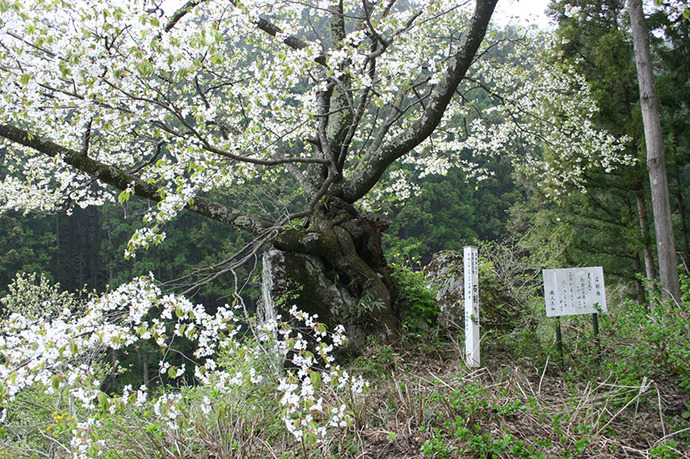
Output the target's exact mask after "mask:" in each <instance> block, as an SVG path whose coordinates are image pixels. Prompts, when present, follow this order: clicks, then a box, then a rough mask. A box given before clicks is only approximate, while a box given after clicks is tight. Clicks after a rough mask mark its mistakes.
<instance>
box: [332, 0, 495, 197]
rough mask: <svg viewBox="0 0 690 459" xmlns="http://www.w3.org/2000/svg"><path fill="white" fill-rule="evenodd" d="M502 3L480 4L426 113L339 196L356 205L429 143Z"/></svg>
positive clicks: (374, 152) (484, 0) (371, 155)
mask: <svg viewBox="0 0 690 459" xmlns="http://www.w3.org/2000/svg"><path fill="white" fill-rule="evenodd" d="M497 1H498V0H476V6H475V10H474V14H473V16H472V20H471V22H470V26H469V30H468V31H467V34H465V36H464V40H463V43H462V45H461V46H460V48H459V50H458V52H457V53H456V54H455V55H454V56H453V57H452V58H451V59H450V60H449V63H448V65H447V67H446V70H445V72H444V74H443V75H442V78H441V81H440V82H439V84H438V85H437V86H436V87H435V88H434V89H433V91H432V94H431V97H430V100H429V103H428V105H427V108H426V110H424V111H422V113H421V115H420V117H419V118H418V119H417V120H416V121H415V122H414V123H413V124H412V126H411V127H410V128H409V129H407V130H406V131H405V132H403V133H401V134H398V135H397V136H396V137H394V138H392V139H390V140H389V141H388V142H386V143H384V144H383V145H382V146H381V148H380V149H379V148H376V149H370V150H369V152H368V153H367V155H366V156H365V159H364V161H362V163H361V164H360V166H359V167H358V168H357V169H356V170H355V171H354V176H353V178H352V180H351V181H349V182H347V181H346V182H345V183H344V185H343V187H342V189H340V190H338V194H339V195H340V196H341V197H342V198H343V199H344V200H345V201H347V202H355V201H357V200H358V199H360V198H361V197H363V196H364V195H366V194H367V193H368V192H369V190H371V188H372V187H373V186H374V185H375V184H376V183H377V182H378V180H379V179H380V178H381V176H382V175H383V173H384V172H385V171H386V169H387V168H388V166H389V165H390V164H392V163H393V162H394V161H396V160H397V159H398V158H400V157H402V156H404V155H405V154H407V153H409V152H410V151H412V149H414V148H415V147H416V146H417V145H419V144H421V143H422V142H423V141H424V140H425V139H427V138H428V137H429V136H430V135H431V134H432V133H433V132H434V130H435V129H436V127H437V126H438V125H439V124H440V122H441V119H442V118H443V114H444V112H445V110H446V107H447V106H448V104H449V103H450V101H451V99H452V97H453V94H454V93H455V90H456V89H457V87H458V85H459V84H460V82H461V81H462V80H463V78H464V77H465V74H466V73H467V70H468V69H469V67H470V65H471V64H472V61H473V60H474V56H475V55H476V53H477V50H478V49H479V45H480V44H481V42H482V41H483V40H484V35H485V34H486V29H487V27H488V24H489V20H490V19H491V15H492V14H493V11H494V8H495V7H496V3H497Z"/></svg>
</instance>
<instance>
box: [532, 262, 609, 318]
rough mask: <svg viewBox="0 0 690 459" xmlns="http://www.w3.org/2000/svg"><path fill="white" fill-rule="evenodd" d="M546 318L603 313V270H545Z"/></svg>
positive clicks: (543, 273) (604, 303)
mask: <svg viewBox="0 0 690 459" xmlns="http://www.w3.org/2000/svg"><path fill="white" fill-rule="evenodd" d="M542 275H543V276H544V299H545V300H546V316H547V317H556V316H572V315H577V314H594V313H596V312H606V291H605V289H604V270H603V269H602V267H601V266H597V267H592V268H569V269H545V270H544V271H542Z"/></svg>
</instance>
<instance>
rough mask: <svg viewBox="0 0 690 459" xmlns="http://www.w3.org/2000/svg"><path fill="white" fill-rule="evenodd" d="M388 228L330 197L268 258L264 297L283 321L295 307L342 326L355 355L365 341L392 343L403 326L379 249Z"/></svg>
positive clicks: (267, 312)
mask: <svg viewBox="0 0 690 459" xmlns="http://www.w3.org/2000/svg"><path fill="white" fill-rule="evenodd" d="M387 226H388V225H387V223H386V222H383V221H381V220H377V219H371V218H366V217H362V216H360V215H358V213H357V212H356V211H355V210H354V208H352V206H350V205H348V204H347V203H345V202H343V201H341V200H339V199H337V198H334V197H330V196H329V197H326V198H324V199H322V200H321V202H320V203H319V204H318V206H317V208H316V209H315V212H314V214H313V215H312V217H311V219H310V221H309V222H308V225H307V226H306V228H305V229H303V230H294V229H291V230H290V232H291V234H286V235H284V237H282V238H279V239H278V241H277V242H276V243H275V247H274V248H273V249H271V250H270V251H268V252H266V253H265V254H264V258H263V261H264V271H263V296H264V300H263V301H264V312H263V315H264V316H265V317H266V318H271V314H272V312H271V310H272V308H274V309H275V312H277V313H278V314H281V315H282V316H283V317H284V318H285V317H286V316H287V311H288V310H289V309H290V308H291V307H292V306H293V305H296V306H297V308H298V309H300V310H303V311H305V312H309V313H311V314H318V316H319V321H321V322H323V323H325V324H326V325H327V326H328V327H329V328H330V329H333V328H334V327H335V326H336V325H338V324H342V325H344V326H345V327H346V330H347V333H348V335H349V343H350V346H349V347H350V348H351V349H352V350H353V351H356V350H357V349H358V348H359V347H361V345H362V344H363V343H364V338H365V337H366V336H367V335H374V336H376V337H378V338H381V339H384V340H390V339H391V338H392V337H393V336H394V333H395V331H396V330H397V328H398V326H399V318H398V315H397V314H396V308H395V300H396V289H395V286H394V282H393V280H392V278H391V276H390V272H389V269H388V265H387V264H386V261H385V258H384V256H383V250H382V249H381V232H382V231H383V230H385V229H386V228H387Z"/></svg>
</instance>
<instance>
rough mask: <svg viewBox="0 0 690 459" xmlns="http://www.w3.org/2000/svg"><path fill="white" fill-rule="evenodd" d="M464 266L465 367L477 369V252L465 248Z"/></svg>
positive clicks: (469, 247) (475, 248)
mask: <svg viewBox="0 0 690 459" xmlns="http://www.w3.org/2000/svg"><path fill="white" fill-rule="evenodd" d="M463 261H464V266H465V357H466V361H467V365H468V366H470V367H478V366H479V364H480V359H479V341H480V336H479V251H478V249H477V247H474V246H467V247H465V251H464V258H463Z"/></svg>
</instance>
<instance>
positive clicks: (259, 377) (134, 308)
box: [0, 276, 366, 457]
mask: <svg viewBox="0 0 690 459" xmlns="http://www.w3.org/2000/svg"><path fill="white" fill-rule="evenodd" d="M73 309H75V310H74V311H71V310H70V309H68V308H64V309H63V310H62V311H60V312H59V314H57V316H54V315H50V316H45V317H41V316H25V315H22V314H20V313H17V312H13V313H12V314H11V315H10V316H9V317H7V318H6V319H5V320H3V321H2V324H1V325H2V330H3V332H2V334H0V409H2V413H3V414H2V417H3V419H4V418H5V416H6V414H7V410H10V409H11V406H12V401H13V400H14V399H15V398H16V397H17V396H18V395H19V394H21V393H22V391H25V390H28V389H29V388H32V387H40V388H43V390H44V391H45V392H46V393H47V394H62V395H63V396H66V397H68V398H69V399H70V400H74V401H75V402H76V403H78V404H79V406H80V408H79V410H78V412H77V411H74V412H73V413H72V416H73V417H74V418H75V419H74V422H73V424H74V427H73V429H72V432H71V437H72V439H71V444H70V448H71V450H72V451H73V453H74V455H75V457H86V456H90V455H94V454H97V453H98V451H100V450H102V448H103V447H104V446H103V445H100V444H99V440H98V435H97V432H98V429H99V428H100V427H101V425H102V416H101V415H100V413H102V412H103V411H106V412H109V413H111V414H114V413H117V412H118V411H119V410H123V409H126V408H127V407H132V406H134V407H142V406H144V405H145V404H147V403H148V404H149V405H150V406H151V407H152V410H153V412H154V413H155V415H156V417H157V419H158V420H159V421H158V422H160V423H161V424H163V425H165V426H166V428H167V429H171V430H175V429H177V428H179V425H180V422H183V421H184V420H183V419H181V416H180V413H181V410H182V406H183V405H184V403H185V400H184V395H183V394H182V393H181V392H179V391H176V390H175V389H173V388H172V387H173V386H174V384H173V383H174V381H175V380H176V379H179V378H182V377H189V375H192V374H193V375H194V378H195V380H196V382H195V384H198V385H201V386H203V387H205V388H207V389H208V390H210V391H213V392H214V393H218V394H223V393H228V394H229V393H232V392H233V391H235V390H237V388H244V389H246V390H251V388H252V387H254V386H258V385H261V384H265V383H266V381H267V380H270V381H272V383H271V384H274V390H277V391H278V392H279V393H280V394H281V395H280V399H281V406H282V407H283V410H284V412H283V416H282V419H283V421H284V422H285V425H286V427H287V429H288V430H289V431H290V432H291V433H292V434H294V436H295V437H296V438H297V439H299V440H303V441H310V442H315V441H318V440H320V439H323V438H324V436H325V435H326V433H327V432H328V431H329V430H331V429H334V428H336V429H337V428H343V427H346V426H348V424H349V422H350V420H349V415H348V412H349V408H348V407H347V406H346V405H345V404H344V403H338V404H337V405H332V404H331V403H330V402H327V401H326V398H324V396H323V394H324V393H325V391H326V392H328V391H331V392H332V391H337V392H343V391H346V392H347V393H348V394H349V395H348V396H349V398H351V397H353V396H358V395H359V394H361V393H362V392H363V391H364V390H365V388H366V383H365V381H363V380H362V379H361V378H357V377H354V376H352V375H350V374H348V373H347V371H345V370H343V369H342V368H340V367H339V366H338V365H336V364H335V363H334V358H333V355H332V353H333V350H334V348H335V347H337V346H339V345H341V344H343V343H344V342H345V340H346V338H345V336H344V328H343V327H337V328H336V329H335V330H333V331H328V330H326V327H325V326H324V325H323V324H321V323H319V322H318V320H317V319H318V317H316V316H310V315H309V314H306V313H303V312H300V311H298V310H297V309H296V308H292V310H290V317H289V318H286V320H285V321H283V320H282V319H281V318H280V317H278V318H277V321H274V322H272V323H267V324H262V325H261V326H252V327H250V330H248V331H249V332H250V334H249V335H248V336H254V337H255V338H254V339H251V340H250V339H247V338H246V336H245V338H243V339H240V338H239V332H240V330H242V328H243V327H244V326H245V325H243V323H246V322H247V317H246V316H245V315H244V314H245V313H244V311H243V310H242V309H241V308H240V307H239V306H235V307H231V306H225V307H222V308H219V309H218V311H217V312H216V313H215V314H213V315H211V314H208V313H207V312H206V311H205V309H204V307H203V306H201V305H198V304H197V305H195V304H193V303H192V302H190V301H189V300H188V299H186V298H184V297H182V296H178V295H172V294H163V293H162V292H161V290H160V289H159V288H158V287H157V286H156V284H155V283H154V280H153V278H152V276H148V277H142V278H138V279H135V280H133V281H132V282H131V283H129V284H125V285H122V286H120V287H119V288H117V289H115V290H114V291H112V292H109V293H107V294H105V295H102V296H97V297H93V298H91V299H90V300H88V301H87V302H86V303H85V304H83V305H79V306H78V307H75V308H73ZM80 311H81V312H80ZM182 337H184V338H185V339H187V340H189V341H191V342H192V343H194V346H195V350H194V354H193V356H188V357H187V359H186V361H187V362H188V363H187V364H182V365H179V364H178V365H175V364H173V363H172V362H171V361H170V360H169V356H170V355H171V353H173V351H174V350H175V349H174V346H175V342H176V339H177V341H179V338H182ZM143 340H148V341H151V342H153V343H155V345H156V346H157V347H159V348H160V349H161V360H160V362H159V364H158V368H159V372H160V374H161V377H160V381H161V382H165V385H164V386H162V388H166V387H167V389H165V390H164V391H163V393H162V394H161V395H159V396H157V397H155V398H154V399H150V394H149V388H147V387H146V386H141V387H139V388H136V389H134V388H132V387H131V386H126V387H125V388H124V390H123V391H122V392H121V393H119V394H112V393H111V394H106V393H104V392H102V391H101V390H100V384H101V382H102V378H103V377H104V376H103V375H102V374H100V373H99V372H98V371H97V370H98V358H99V355H102V353H103V352H105V351H106V350H107V349H121V348H123V347H126V346H130V345H133V344H137V343H140V342H141V341H143ZM221 355H225V356H226V358H227V356H235V357H233V358H236V359H239V361H241V362H242V364H239V365H231V366H229V367H228V366H224V365H223V364H222V363H221V362H219V361H218V357H219V356H221ZM188 365H191V366H192V367H193V368H189V369H188V368H186V366H188ZM285 368H288V369H287V370H286V369H285ZM166 381H167V382H166ZM190 382H191V380H187V383H190ZM168 386H169V387H168ZM160 389H161V388H159V390H160ZM203 403H204V404H203V406H202V410H210V409H211V407H210V406H209V405H208V403H210V402H209V401H208V400H205V401H204V402H203Z"/></svg>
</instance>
